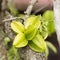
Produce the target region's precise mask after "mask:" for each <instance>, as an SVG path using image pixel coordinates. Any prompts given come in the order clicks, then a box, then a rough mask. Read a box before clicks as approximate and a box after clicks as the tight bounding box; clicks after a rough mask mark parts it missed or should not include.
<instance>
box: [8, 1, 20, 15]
mask: <svg viewBox="0 0 60 60" xmlns="http://www.w3.org/2000/svg"><path fill="white" fill-rule="evenodd" d="M9 9H10V11H11V14H12V15H13V16H17V15H18V14H19V12H18V10H17V9H16V8H15V7H14V5H13V3H12V2H11V4H10V5H9Z"/></svg>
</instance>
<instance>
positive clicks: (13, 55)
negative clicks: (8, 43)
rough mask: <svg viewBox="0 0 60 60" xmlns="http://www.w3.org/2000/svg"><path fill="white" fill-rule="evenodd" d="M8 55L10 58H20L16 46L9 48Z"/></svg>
mask: <svg viewBox="0 0 60 60" xmlns="http://www.w3.org/2000/svg"><path fill="white" fill-rule="evenodd" d="M7 57H8V60H15V59H16V60H20V56H19V54H18V51H17V49H16V48H15V47H11V48H10V49H8V50H7Z"/></svg>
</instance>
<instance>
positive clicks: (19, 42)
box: [11, 16, 46, 52]
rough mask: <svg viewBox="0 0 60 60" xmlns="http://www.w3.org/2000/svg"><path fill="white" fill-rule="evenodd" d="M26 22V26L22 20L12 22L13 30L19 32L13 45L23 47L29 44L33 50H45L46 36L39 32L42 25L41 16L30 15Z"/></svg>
mask: <svg viewBox="0 0 60 60" xmlns="http://www.w3.org/2000/svg"><path fill="white" fill-rule="evenodd" d="M24 23H25V24H24V27H25V28H24V27H23V25H22V23H20V22H17V21H13V22H12V23H11V27H12V29H13V31H15V32H17V33H18V34H17V36H16V37H15V39H14V42H13V46H14V47H17V48H21V47H24V46H26V45H27V44H28V45H29V46H30V48H31V49H32V50H34V51H36V52H44V51H45V49H46V43H45V41H44V38H43V37H42V36H41V35H40V34H39V33H38V31H39V28H40V25H41V21H40V16H30V17H29V18H28V19H27V20H26V21H25V22H24ZM22 28H23V29H22ZM23 30H24V31H23ZM19 31H20V32H19ZM29 40H30V41H29ZM28 42H29V43H28ZM32 43H33V44H32ZM34 45H35V46H37V48H34V47H35V46H34Z"/></svg>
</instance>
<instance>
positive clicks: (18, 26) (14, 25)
mask: <svg viewBox="0 0 60 60" xmlns="http://www.w3.org/2000/svg"><path fill="white" fill-rule="evenodd" d="M11 28H12V30H13V31H14V32H16V33H21V32H24V30H25V28H24V25H23V24H22V23H20V22H17V21H13V22H12V23H11Z"/></svg>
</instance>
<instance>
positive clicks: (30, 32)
mask: <svg viewBox="0 0 60 60" xmlns="http://www.w3.org/2000/svg"><path fill="white" fill-rule="evenodd" d="M36 33H37V29H35V28H34V27H33V26H30V27H29V28H28V29H26V31H25V36H26V38H27V40H32V39H33V38H34V37H35V35H36Z"/></svg>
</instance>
